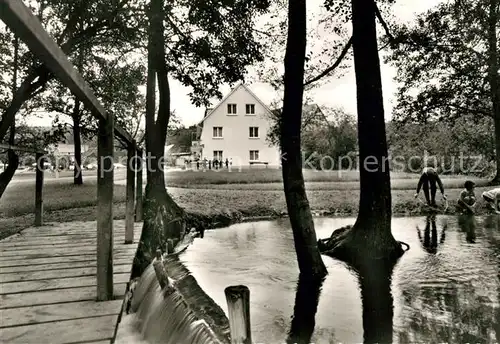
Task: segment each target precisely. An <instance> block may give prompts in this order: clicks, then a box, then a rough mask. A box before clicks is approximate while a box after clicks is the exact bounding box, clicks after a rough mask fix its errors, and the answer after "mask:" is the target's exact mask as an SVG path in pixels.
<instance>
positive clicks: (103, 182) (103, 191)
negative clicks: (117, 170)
mask: <svg viewBox="0 0 500 344" xmlns="http://www.w3.org/2000/svg"><path fill="white" fill-rule="evenodd" d="M113 121H114V119H113V116H111V115H108V119H107V120H103V119H101V120H99V137H98V148H97V159H98V160H97V174H98V175H97V300H98V301H107V300H111V299H113V167H114V165H113V163H114V159H113V157H114V154H113V153H114V130H113V129H114V128H113V126H114V123H113Z"/></svg>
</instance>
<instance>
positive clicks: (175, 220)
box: [132, 0, 186, 277]
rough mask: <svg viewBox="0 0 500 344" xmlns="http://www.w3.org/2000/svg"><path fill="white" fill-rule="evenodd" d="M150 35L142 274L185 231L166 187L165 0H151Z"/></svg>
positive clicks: (136, 271)
mask: <svg viewBox="0 0 500 344" xmlns="http://www.w3.org/2000/svg"><path fill="white" fill-rule="evenodd" d="M150 6H151V8H150V9H149V11H148V17H149V21H150V26H149V39H148V85H147V94H146V168H147V176H148V180H147V184H146V192H145V198H144V227H143V230H142V234H141V239H140V246H139V250H138V253H137V258H136V259H135V260H134V268H133V272H132V275H133V276H134V277H135V276H139V275H141V274H142V272H143V271H144V270H145V269H146V267H147V266H148V265H149V264H150V263H151V261H152V260H153V258H154V257H155V255H156V250H157V249H161V250H162V252H165V251H166V242H167V239H173V240H174V244H176V243H177V242H179V241H180V240H181V239H182V237H183V236H184V234H185V231H186V221H185V218H186V215H185V212H184V210H183V209H182V208H181V207H179V206H178V205H177V204H176V203H175V201H174V200H173V199H172V198H171V197H170V195H168V193H167V190H166V188H165V174H164V166H163V165H164V160H165V156H164V155H165V142H166V136H167V127H168V121H169V118H170V88H169V84H168V71H167V66H166V64H165V47H164V27H163V20H164V12H163V0H151V5H150ZM155 74H156V75H157V80H158V90H159V108H158V115H157V116H156V120H155V98H154V97H155V88H156V87H155Z"/></svg>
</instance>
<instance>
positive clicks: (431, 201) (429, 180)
mask: <svg viewBox="0 0 500 344" xmlns="http://www.w3.org/2000/svg"><path fill="white" fill-rule="evenodd" d="M436 184H437V186H439V190H440V191H441V194H442V195H443V199H445V200H446V199H447V198H446V195H445V194H444V187H443V183H442V182H441V178H439V175H438V174H437V172H436V170H435V169H434V167H432V165H427V167H426V168H424V170H423V171H422V175H421V176H420V180H419V181H418V185H417V193H416V194H415V198H417V197H418V194H419V193H420V188H423V190H424V196H425V200H426V201H427V204H428V205H429V206H431V207H437V204H436V191H437V187H436ZM429 191H430V192H429Z"/></svg>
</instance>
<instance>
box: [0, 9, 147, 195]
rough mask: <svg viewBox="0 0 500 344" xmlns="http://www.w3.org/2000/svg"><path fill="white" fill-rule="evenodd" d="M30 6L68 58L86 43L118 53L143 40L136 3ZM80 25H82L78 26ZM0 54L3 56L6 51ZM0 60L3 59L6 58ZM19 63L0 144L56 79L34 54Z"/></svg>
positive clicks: (4, 180) (1, 178)
mask: <svg viewBox="0 0 500 344" xmlns="http://www.w3.org/2000/svg"><path fill="white" fill-rule="evenodd" d="M30 5H33V7H32V10H33V11H36V12H37V13H38V18H39V20H40V21H41V22H42V24H44V26H45V27H47V28H48V29H49V33H50V34H51V35H52V36H53V37H55V39H56V42H57V43H58V44H59V45H60V46H61V48H62V50H63V51H64V52H65V53H66V54H67V55H69V56H73V55H74V54H75V53H76V52H77V51H78V49H79V47H80V46H81V45H83V44H85V45H87V46H92V47H93V49H95V50H101V51H103V50H105V51H106V52H107V53H108V54H113V53H115V52H116V51H117V50H120V49H124V48H126V47H129V46H134V45H136V44H137V42H138V41H140V39H141V37H142V36H141V31H140V30H139V28H140V20H137V17H136V16H135V15H136V13H140V4H138V3H137V2H135V1H131V0H117V1H111V2H110V1H107V0H106V1H104V0H92V1H88V0H77V1H70V2H65V1H62V2H61V1H58V0H40V1H34V2H32V3H31V4H30ZM45 12H46V13H49V12H50V16H44V13H45ZM79 22H80V23H83V25H80V26H79V25H77V24H78V23H79ZM0 52H1V53H2V54H3V53H4V51H3V50H1V51H0ZM0 60H3V56H2V58H0ZM19 60H20V61H25V64H23V66H25V68H24V69H23V70H22V71H21V70H20V71H19V73H18V76H19V79H20V80H22V82H20V83H18V85H19V86H18V87H17V89H16V92H15V94H14V95H13V97H12V98H11V99H10V102H9V104H8V105H7V106H5V107H3V109H2V116H1V119H0V141H1V140H3V139H4V137H5V135H6V134H7V132H8V131H9V129H10V127H11V126H12V125H13V123H14V121H15V118H16V115H17V114H18V113H19V111H20V110H21V109H22V108H23V107H26V105H27V103H29V101H30V100H32V99H33V98H34V97H36V96H37V95H39V94H40V93H42V92H43V91H44V90H45V88H46V86H47V83H48V82H49V81H50V80H52V79H53V78H54V75H53V74H52V73H50V72H49V69H48V68H47V67H46V66H45V65H44V64H43V63H40V61H38V60H37V59H36V57H35V56H33V55H32V54H31V52H29V51H28V52H26V53H25V54H23V55H22V56H20V57H19ZM21 72H22V73H21ZM9 176H10V175H8V174H2V175H0V184H2V185H8V183H9V182H10V179H11V176H10V177H9ZM0 197H1V194H0Z"/></svg>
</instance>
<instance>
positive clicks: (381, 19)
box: [373, 1, 394, 41]
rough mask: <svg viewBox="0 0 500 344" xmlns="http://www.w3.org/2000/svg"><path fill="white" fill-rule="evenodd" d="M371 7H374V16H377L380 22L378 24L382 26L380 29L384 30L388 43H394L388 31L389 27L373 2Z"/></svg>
mask: <svg viewBox="0 0 500 344" xmlns="http://www.w3.org/2000/svg"><path fill="white" fill-rule="evenodd" d="M373 5H374V6H375V14H376V15H377V18H378V20H379V21H380V24H382V27H383V28H384V30H385V34H386V35H387V36H388V37H389V40H390V41H394V36H393V35H392V34H391V31H390V30H389V26H388V25H387V23H386V22H385V20H384V18H382V14H381V13H380V10H379V9H378V6H377V4H376V3H375V1H373Z"/></svg>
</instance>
